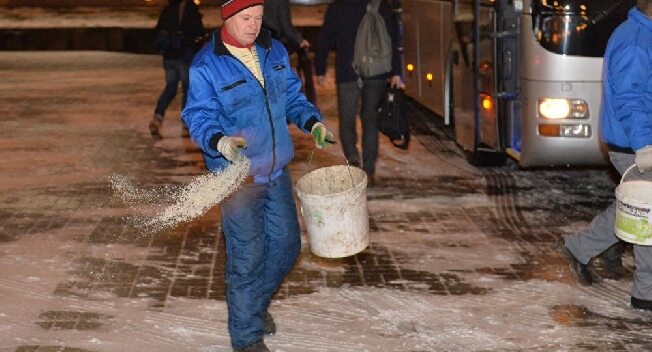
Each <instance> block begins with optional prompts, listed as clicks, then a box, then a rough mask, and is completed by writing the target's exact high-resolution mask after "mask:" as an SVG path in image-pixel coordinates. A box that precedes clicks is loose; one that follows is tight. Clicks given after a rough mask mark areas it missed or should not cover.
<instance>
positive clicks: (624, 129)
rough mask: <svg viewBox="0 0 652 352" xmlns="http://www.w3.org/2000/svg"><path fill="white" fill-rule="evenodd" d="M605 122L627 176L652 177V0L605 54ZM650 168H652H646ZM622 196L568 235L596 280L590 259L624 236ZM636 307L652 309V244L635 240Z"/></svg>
mask: <svg viewBox="0 0 652 352" xmlns="http://www.w3.org/2000/svg"><path fill="white" fill-rule="evenodd" d="M603 75H604V77H603V79H604V83H603V97H602V109H601V119H600V125H601V129H602V139H603V140H604V141H605V142H606V143H607V145H608V147H609V158H610V160H611V163H612V164H613V166H614V167H615V168H616V169H617V170H618V172H620V174H621V175H622V174H623V173H624V172H625V171H626V170H627V169H628V168H629V167H630V166H632V165H634V164H636V166H637V169H638V171H639V172H636V171H633V172H632V171H630V172H629V173H628V174H627V179H628V180H630V179H645V180H652V172H646V171H650V170H652V0H639V1H638V3H637V5H636V7H635V8H632V9H631V10H630V12H629V15H628V19H627V21H625V22H623V23H622V24H621V25H620V26H619V27H618V28H617V29H616V30H615V31H614V33H613V34H612V36H611V38H610V39H609V44H608V45H607V50H606V53H605V57H604V73H603ZM644 172H646V173H644ZM615 215H616V202H614V203H612V204H611V205H610V206H609V207H608V208H607V209H606V210H604V211H603V212H602V213H600V214H599V215H598V216H596V217H595V218H594V219H593V221H592V222H591V227H590V228H589V229H588V230H587V231H586V232H584V233H581V234H576V235H573V236H570V237H568V238H567V239H566V243H565V248H566V252H567V255H568V257H569V259H570V261H571V267H572V269H573V271H574V272H575V274H576V275H577V276H578V278H579V280H580V282H581V283H582V284H585V285H590V284H591V283H592V282H593V278H592V276H591V273H590V271H589V269H588V264H589V262H590V260H591V259H592V258H593V257H595V256H596V255H598V254H600V253H602V252H603V251H605V250H606V249H607V248H609V247H611V246H612V245H613V244H615V243H616V242H618V238H617V237H616V235H615V234H614V222H615ZM634 259H635V266H636V271H635V272H634V287H633V288H632V293H631V304H632V307H634V308H639V309H646V310H652V247H649V246H640V245H634Z"/></svg>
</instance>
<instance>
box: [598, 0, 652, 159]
mask: <svg viewBox="0 0 652 352" xmlns="http://www.w3.org/2000/svg"><path fill="white" fill-rule="evenodd" d="M603 71H604V72H603V79H604V83H603V92H602V94H603V95H602V109H601V118H600V126H601V129H602V138H603V140H604V141H605V142H606V143H609V144H612V145H615V146H618V147H621V148H631V149H632V150H634V151H636V150H638V149H640V148H642V147H644V146H646V145H652V20H650V18H649V17H647V16H646V15H645V14H643V13H642V12H640V11H639V10H638V9H636V8H633V9H631V10H630V11H629V15H628V18H627V20H626V21H625V22H623V23H622V24H621V25H620V26H618V28H616V30H615V31H614V33H613V34H612V35H611V38H609V43H608V45H607V50H606V52H605V57H604V70H603Z"/></svg>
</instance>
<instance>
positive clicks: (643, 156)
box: [634, 145, 652, 172]
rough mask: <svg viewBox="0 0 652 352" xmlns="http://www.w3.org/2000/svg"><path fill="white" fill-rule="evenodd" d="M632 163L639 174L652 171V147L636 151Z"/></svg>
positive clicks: (647, 146) (648, 146)
mask: <svg viewBox="0 0 652 352" xmlns="http://www.w3.org/2000/svg"><path fill="white" fill-rule="evenodd" d="M634 162H635V163H636V166H637V167H638V171H640V172H645V171H648V170H652V145H646V146H645V147H643V148H641V149H639V150H637V151H636V158H635V159H634Z"/></svg>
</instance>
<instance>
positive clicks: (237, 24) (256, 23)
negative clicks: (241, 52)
mask: <svg viewBox="0 0 652 352" xmlns="http://www.w3.org/2000/svg"><path fill="white" fill-rule="evenodd" d="M262 24H263V5H256V6H252V7H249V8H246V9H244V10H242V11H240V12H238V13H236V14H235V15H233V16H231V17H229V18H228V19H227V20H226V21H225V22H224V25H225V26H226V30H227V31H229V34H231V35H232V36H233V38H235V40H237V41H238V42H239V43H240V44H242V45H251V44H252V43H253V42H254V41H255V40H256V37H258V33H259V32H260V26H261V25H262Z"/></svg>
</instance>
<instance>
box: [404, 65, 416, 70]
mask: <svg viewBox="0 0 652 352" xmlns="http://www.w3.org/2000/svg"><path fill="white" fill-rule="evenodd" d="M405 68H406V69H407V70H408V71H414V65H412V64H407V66H406V67H405Z"/></svg>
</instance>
